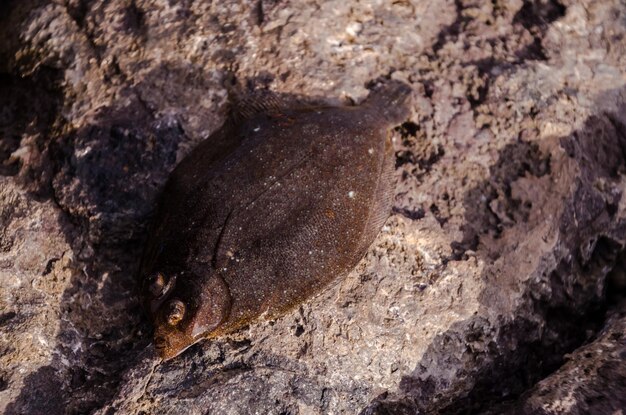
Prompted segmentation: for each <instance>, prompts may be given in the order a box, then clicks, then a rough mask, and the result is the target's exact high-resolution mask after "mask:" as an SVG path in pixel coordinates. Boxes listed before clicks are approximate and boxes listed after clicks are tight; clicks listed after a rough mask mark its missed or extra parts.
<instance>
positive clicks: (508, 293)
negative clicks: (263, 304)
mask: <svg viewBox="0 0 626 415" xmlns="http://www.w3.org/2000/svg"><path fill="white" fill-rule="evenodd" d="M0 11H1V12H0V134H1V136H0V174H1V175H2V177H0V278H2V282H3V284H2V286H1V288H0V350H1V353H0V411H1V412H4V413H7V414H21V413H28V414H38V413H47V414H56V413H94V412H95V413H101V414H111V413H166V414H178V413H181V414H182V413H185V414H187V413H202V414H204V413H232V414H236V413H237V414H238V413H271V414H281V413H283V414H287V413H289V414H296V413H303V414H307V413H359V412H362V413H365V414H383V413H416V412H428V413H458V412H480V411H487V412H489V411H496V412H494V413H497V410H498V408H504V409H506V410H510V411H518V412H521V413H528V412H530V413H533V412H534V411H536V410H537V411H541V410H543V411H544V412H547V413H550V412H549V411H553V412H554V411H557V409H555V408H557V406H558V405H567V410H568V411H569V413H584V412H585V411H587V410H589V411H591V410H597V411H598V412H602V411H605V410H606V411H607V412H608V410H609V408H619V407H620V405H621V406H623V401H620V400H619V399H623V398H620V396H623V394H621V395H620V394H612V393H610V392H609V390H611V387H612V388H614V389H612V390H615V391H619V390H620V389H619V388H622V389H621V390H623V388H624V376H623V371H624V355H623V353H624V352H623V339H622V338H621V337H619V336H614V333H615V332H616V330H617V332H619V331H620V330H621V331H622V332H623V329H624V326H623V311H620V310H623V306H622V308H615V311H613V312H612V314H611V313H608V314H607V310H611V309H612V308H613V307H618V306H616V304H617V303H618V302H619V298H620V297H623V294H624V283H623V278H622V277H623V261H622V262H620V260H621V258H622V257H623V251H624V246H625V244H626V199H625V198H624V197H623V193H624V190H625V189H626V38H625V37H624V36H625V34H626V25H625V24H624V22H625V21H626V6H625V5H624V4H623V2H621V1H619V0H613V1H611V0H606V1H591V0H587V1H565V0H563V1H562V2H557V1H556V0H534V1H530V0H528V1H521V0H520V1H492V2H489V1H467V0H456V1H438V2H431V1H425V0H424V1H421V0H420V1H418V0H414V1H393V2H392V1H388V2H384V1H371V2H347V1H324V2H319V3H315V2H311V1H298V0H290V1H287V0H285V1H275V0H273V1H270V0H260V1H259V0H257V1H253V2H252V1H250V2H246V1H240V2H236V1H222V2H208V1H176V2H174V1H166V0H160V1H159V0H155V1H151V2H148V1H142V0H128V1H123V0H113V1H85V0H67V1H59V2H45V1H41V0H25V1H8V2H3V3H2V4H1V5H0ZM228 73H232V74H234V75H235V77H236V78H237V79H238V80H239V81H240V83H241V84H243V85H245V86H246V87H249V88H269V89H271V90H274V91H277V92H281V93H290V94H298V95H306V96H310V97H315V98H316V99H324V100H326V101H328V102H331V103H336V104H337V103H345V104H349V103H351V102H360V101H361V100H362V99H363V98H364V97H365V96H366V95H367V88H366V87H367V85H368V83H369V82H371V81H373V80H375V79H377V78H379V77H393V78H398V79H402V80H405V81H406V82H409V83H410V84H411V85H412V87H413V89H414V96H415V102H414V108H413V115H412V117H411V119H410V120H407V122H406V123H404V124H403V125H402V126H399V127H398V128H397V131H396V134H395V139H396V150H397V153H396V154H397V163H396V166H397V178H398V185H397V188H396V193H397V196H396V201H395V207H394V214H393V215H392V216H391V218H390V219H389V221H388V222H387V224H386V226H385V228H384V229H383V231H382V232H381V234H380V235H379V237H378V238H377V240H376V242H375V243H374V244H373V245H372V247H371V248H370V250H369V252H368V254H367V256H366V257H365V258H364V260H363V261H361V263H360V264H359V265H358V266H357V267H356V269H355V270H354V271H353V272H352V273H350V274H349V275H348V276H347V277H346V278H345V279H343V280H340V281H337V283H336V284H335V285H334V286H332V287H329V289H328V290H326V291H325V292H324V293H323V294H321V295H320V296H318V297H317V298H315V299H313V300H312V301H309V302H307V303H306V304H303V305H302V306H301V307H300V308H299V309H298V310H295V311H294V312H292V313H290V314H289V315H287V316H285V317H283V318H281V319H278V320H276V321H273V322H264V323H259V324H254V325H251V326H250V327H249V328H247V329H245V330H242V331H241V332H239V333H237V334H235V335H233V336H229V337H227V338H223V339H220V340H217V341H213V342H204V343H202V344H199V345H196V346H194V347H192V348H191V349H189V350H188V351H187V352H186V353H184V354H183V355H182V356H180V357H179V358H177V359H175V360H172V361H169V362H167V363H164V364H163V363H159V362H158V361H157V359H156V358H155V355H154V350H153V347H152V345H151V344H150V327H149V326H148V324H147V323H146V320H145V317H144V316H143V314H142V312H141V310H140V308H139V305H138V301H137V298H136V283H135V274H136V272H137V267H138V259H139V257H140V254H141V249H142V244H143V238H144V234H145V229H146V225H147V224H148V223H149V219H150V214H151V212H152V211H153V209H154V206H155V199H156V197H157V195H158V192H159V190H160V189H161V187H162V185H163V182H164V180H165V179H166V177H167V175H168V173H169V171H171V169H172V168H173V167H174V165H175V164H176V161H178V160H180V159H181V158H182V157H183V156H184V155H185V154H187V153H188V152H189V150H190V149H191V148H193V146H194V145H195V144H197V143H198V142H200V141H201V140H203V139H206V138H207V137H208V136H209V135H210V133H211V132H212V131H214V130H215V129H216V128H217V127H219V126H220V124H221V123H222V122H223V120H224V118H225V116H226V114H227V111H228V103H227V99H226V97H227V94H226V91H225V88H224V86H223V81H224V79H225V78H227V74H228ZM616 264H617V266H616ZM607 275H609V276H612V277H611V278H609V279H608V280H607ZM616 275H617V277H616ZM620 275H621V276H622V277H620ZM607 281H612V282H610V283H607ZM608 294H610V295H608ZM616 298H617V299H616ZM620 313H622V314H620ZM607 315H609V316H612V317H610V318H609V319H608V320H607V322H606V323H605V318H606V316H607ZM620 316H621V317H620ZM603 324H604V329H602V330H601V331H599V330H600V329H601V328H602V326H603ZM587 342H589V343H588V344H587V345H584V344H585V343H587ZM620 342H622V343H620ZM581 345H582V348H581V349H579V350H577V351H576V349H577V348H579V347H581ZM603 349H604V350H612V352H611V353H613V354H611V355H610V356H606V355H603V356H600V357H595V358H592V359H591V361H590V362H588V364H587V363H586V362H581V361H580V359H576V358H572V356H575V357H576V356H586V355H585V353H593V352H594V351H596V350H603ZM612 362H613V363H612ZM559 368H560V369H559ZM581 370H582V371H583V372H584V376H578V377H572V376H571V375H570V374H571V373H576V371H581ZM551 373H553V374H552V375H550V374H551ZM546 376H548V377H547V378H546ZM544 378H545V379H544ZM542 379H544V380H542ZM563 379H567V382H564V381H563ZM539 381H541V382H540V383H537V382H539ZM603 390H604V392H605V393H604V394H602V392H603ZM570 392H571V393H570ZM520 396H521V397H520ZM583 397H590V398H591V399H592V400H594V402H599V403H597V405H596V403H594V402H591V403H590V402H589V401H588V400H586V399H585V398H583ZM518 398H519V399H518ZM503 405H504V406H503ZM594 405H595V406H594ZM504 409H503V410H504Z"/></svg>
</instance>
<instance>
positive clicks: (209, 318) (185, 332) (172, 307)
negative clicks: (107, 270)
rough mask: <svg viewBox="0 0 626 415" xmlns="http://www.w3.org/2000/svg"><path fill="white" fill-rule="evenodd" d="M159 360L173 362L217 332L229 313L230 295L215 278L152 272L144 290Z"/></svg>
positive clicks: (224, 286) (218, 277) (212, 276)
mask: <svg viewBox="0 0 626 415" xmlns="http://www.w3.org/2000/svg"><path fill="white" fill-rule="evenodd" d="M143 290H144V303H145V304H144V305H145V306H146V308H147V309H148V310H149V314H150V317H151V319H152V324H153V326H154V343H155V348H156V351H157V353H158V354H159V356H160V357H161V358H162V359H164V360H169V359H172V358H173V357H176V356H178V355H179V354H181V353H182V352H183V351H185V350H186V349H187V348H189V347H190V346H192V345H194V344H195V343H197V342H198V341H200V340H202V339H203V338H205V337H207V335H209V334H210V333H211V332H213V331H215V330H216V329H217V328H219V326H220V323H222V322H223V321H224V319H225V318H226V317H227V316H228V313H229V312H230V295H229V292H228V287H227V286H226V283H225V282H224V280H223V279H222V278H221V276H219V275H218V274H215V275H209V276H207V277H206V278H198V276H196V275H193V274H190V273H186V272H183V273H178V274H175V273H172V274H170V275H168V274H167V273H165V272H154V273H153V274H152V275H151V277H150V278H148V279H147V280H146V283H145V284H144V287H143Z"/></svg>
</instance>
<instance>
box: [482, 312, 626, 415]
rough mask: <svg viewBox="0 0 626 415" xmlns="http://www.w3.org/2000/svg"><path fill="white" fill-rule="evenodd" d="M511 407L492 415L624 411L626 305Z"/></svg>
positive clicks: (625, 385)
mask: <svg viewBox="0 0 626 415" xmlns="http://www.w3.org/2000/svg"><path fill="white" fill-rule="evenodd" d="M564 358H565V360H566V363H565V364H564V365H563V366H562V367H561V368H560V369H559V370H558V371H556V372H555V373H554V374H553V375H551V376H550V377H549V378H547V379H545V380H543V381H541V382H539V383H538V384H537V385H535V386H534V387H533V388H532V389H531V390H530V391H528V392H527V393H525V394H524V395H523V396H522V397H521V398H520V399H519V401H518V402H517V403H515V404H514V405H507V406H502V407H498V408H492V410H490V411H489V412H490V413H492V414H503V413H507V414H546V415H547V414H618V413H620V410H621V411H623V410H624V408H626V365H625V364H624V359H625V358H626V303H622V304H621V306H618V307H616V309H615V310H614V311H613V312H612V313H611V314H610V316H609V318H608V320H607V322H606V324H605V326H604V327H603V328H602V331H600V333H599V334H598V335H597V338H596V339H595V340H594V341H593V342H592V343H590V344H588V345H585V346H583V347H581V348H579V349H577V350H576V351H575V352H574V353H571V354H569V355H566V356H565V357H564Z"/></svg>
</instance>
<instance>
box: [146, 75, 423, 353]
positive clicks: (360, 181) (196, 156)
mask: <svg viewBox="0 0 626 415" xmlns="http://www.w3.org/2000/svg"><path fill="white" fill-rule="evenodd" d="M410 93H411V89H410V88H409V87H408V86H407V85H406V84H404V83H402V82H398V81H387V82H385V83H383V84H382V85H380V86H379V87H378V88H375V89H373V90H372V91H370V95H369V97H368V98H367V99H366V100H365V102H364V103H363V104H361V105H359V106H346V107H330V106H327V107H323V106H317V107H311V106H303V107H300V108H288V107H282V108H281V106H280V105H279V104H276V102H275V100H274V101H272V100H268V102H271V104H268V103H264V102H261V103H260V104H259V102H258V100H257V101H256V104H254V105H250V104H244V105H241V106H240V108H239V112H238V114H240V116H238V117H233V118H231V120H230V121H228V122H226V123H225V124H224V126H223V127H222V128H221V129H220V130H218V131H217V132H216V133H214V134H213V135H212V136H211V137H209V138H208V139H207V140H206V141H204V142H203V143H201V144H200V145H199V146H198V147H197V148H195V149H194V150H193V151H192V152H191V153H190V154H189V156H188V157H186V158H185V159H184V160H183V161H182V162H181V163H180V164H179V165H178V166H177V167H176V169H175V170H174V171H173V172H172V174H171V176H170V178H169V180H168V182H167V184H166V186H165V188H164V191H163V193H162V198H161V204H160V208H159V210H158V213H157V216H156V220H155V226H154V227H153V230H152V233H151V235H150V237H149V239H148V243H147V245H146V249H145V252H144V257H143V260H142V266H141V271H140V278H141V290H142V292H141V294H142V302H143V304H144V306H145V308H146V309H147V311H148V313H149V315H150V317H151V320H152V322H153V325H154V328H155V333H154V339H155V346H156V349H157V352H158V354H159V355H160V357H162V358H163V359H170V358H172V357H174V356H176V355H178V354H180V353H181V352H182V351H184V350H185V349H186V348H188V347H189V346H191V345H193V344H194V343H196V342H198V341H199V340H201V339H204V338H214V337H216V336H219V335H223V334H226V333H230V332H233V331H235V330H237V329H240V328H241V327H243V326H245V325H247V324H249V323H250V322H253V321H254V320H256V319H258V318H259V317H265V318H273V317H277V316H280V315H281V314H284V313H285V312H287V311H288V310H290V309H291V308H293V307H295V306H297V305H298V304H300V303H302V302H303V301H304V300H306V299H308V298H309V297H311V296H312V295H314V294H316V293H318V292H319V291H320V290H322V289H323V288H324V287H325V286H327V285H328V284H329V283H330V282H331V281H333V280H334V279H335V278H337V277H339V276H342V275H345V274H346V273H348V272H349V271H350V270H351V269H352V268H353V267H354V266H355V265H356V264H357V263H358V262H359V260H360V259H361V258H362V257H363V256H364V254H365V252H366V251H367V248H368V247H369V245H370V244H371V243H372V241H373V240H374V238H375V237H376V235H377V234H378V232H379V231H380V229H381V227H382V225H383V224H384V222H385V221H386V219H387V218H388V216H389V214H390V209H391V205H392V197H393V194H394V186H393V181H392V175H393V170H394V160H395V159H394V153H393V149H392V143H391V138H390V137H391V133H390V130H391V128H392V127H394V126H396V125H398V124H400V123H402V122H403V121H405V120H406V119H407V118H408V116H409V110H410V103H409V98H410Z"/></svg>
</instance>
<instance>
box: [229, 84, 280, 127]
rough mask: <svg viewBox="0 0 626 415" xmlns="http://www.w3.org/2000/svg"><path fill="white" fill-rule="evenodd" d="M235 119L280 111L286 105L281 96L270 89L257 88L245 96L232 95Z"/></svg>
mask: <svg viewBox="0 0 626 415" xmlns="http://www.w3.org/2000/svg"><path fill="white" fill-rule="evenodd" d="M231 104H232V108H233V116H234V117H235V119H244V120H246V119H250V118H253V117H255V116H257V115H259V114H269V113H280V112H282V111H283V109H284V108H285V107H286V105H285V104H284V103H283V102H282V100H281V98H280V97H279V96H278V95H276V94H275V93H273V92H272V91H268V90H257V91H253V92H251V93H248V94H247V95H246V96H244V97H240V96H239V97H238V96H235V97H233V96H232V95H231Z"/></svg>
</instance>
